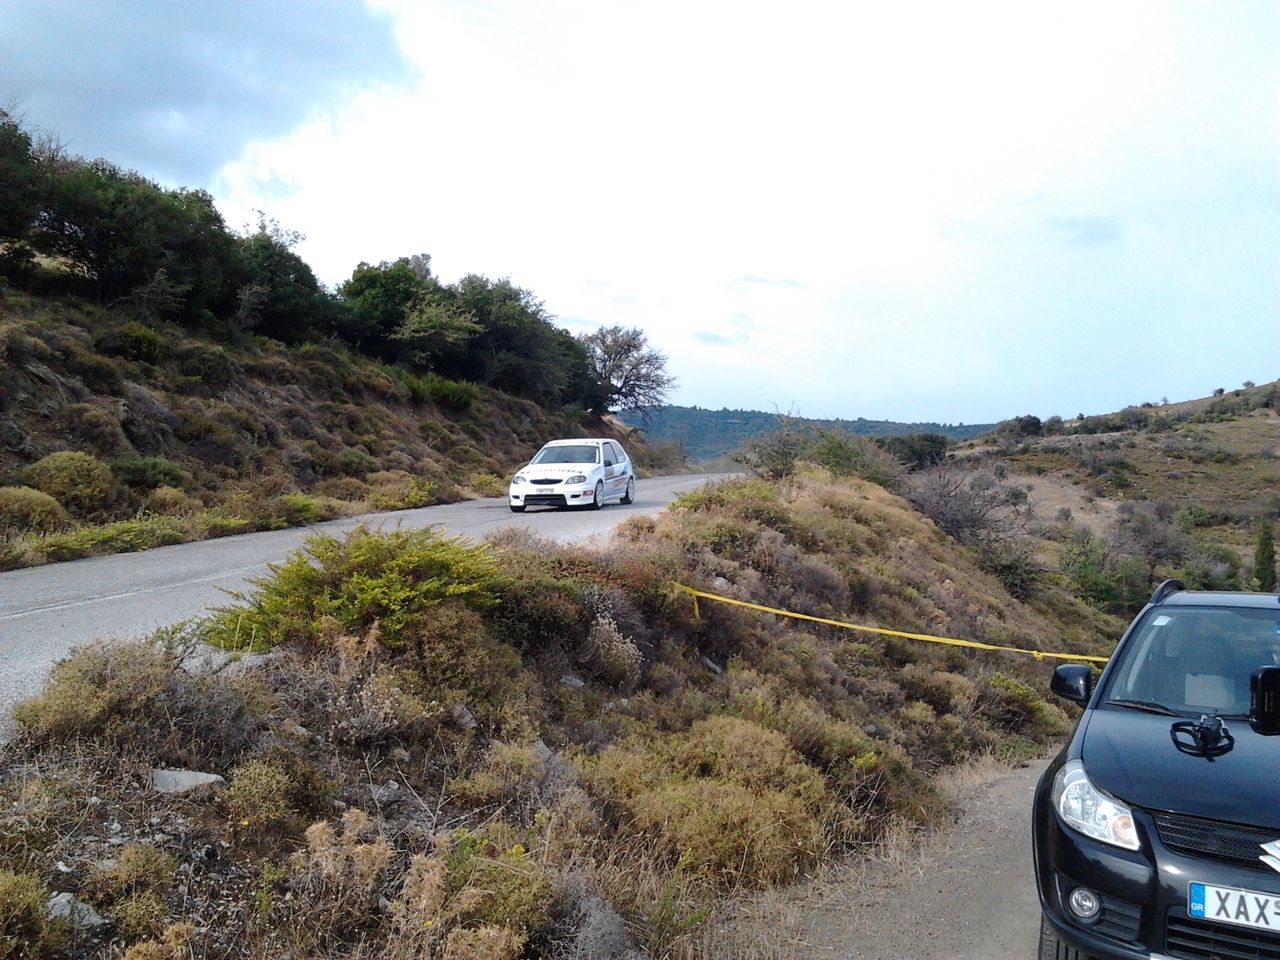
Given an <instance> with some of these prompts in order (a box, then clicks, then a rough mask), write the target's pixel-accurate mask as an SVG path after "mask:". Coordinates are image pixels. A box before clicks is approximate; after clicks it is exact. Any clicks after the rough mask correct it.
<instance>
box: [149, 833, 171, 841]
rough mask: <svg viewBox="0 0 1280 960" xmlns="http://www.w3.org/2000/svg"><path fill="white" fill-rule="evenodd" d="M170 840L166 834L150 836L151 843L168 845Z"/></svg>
mask: <svg viewBox="0 0 1280 960" xmlns="http://www.w3.org/2000/svg"><path fill="white" fill-rule="evenodd" d="M171 839H172V838H171V837H170V836H169V835H168V834H167V833H156V834H152V837H151V842H152V843H168V842H169V841H170V840H171Z"/></svg>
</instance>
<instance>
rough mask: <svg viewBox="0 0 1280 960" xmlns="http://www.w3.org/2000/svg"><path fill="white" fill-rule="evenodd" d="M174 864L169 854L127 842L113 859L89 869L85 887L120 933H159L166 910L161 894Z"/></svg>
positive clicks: (135, 935) (167, 887)
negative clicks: (90, 870) (91, 869)
mask: <svg viewBox="0 0 1280 960" xmlns="http://www.w3.org/2000/svg"><path fill="white" fill-rule="evenodd" d="M177 867H178V862H177V860H176V859H175V858H174V857H173V855H172V854H168V853H165V852H164V851H162V850H159V849H157V848H156V847H153V846H151V845H150V844H146V843H127V844H125V845H124V846H123V847H121V848H120V850H119V851H118V852H117V854H116V856H115V858H114V860H109V861H105V862H104V863H102V864H99V865H98V866H97V867H96V868H95V869H94V870H93V872H92V873H91V874H90V876H89V881H88V885H87V886H88V890H89V891H90V892H91V894H92V895H93V897H94V902H95V903H97V904H99V905H100V906H103V907H104V908H105V912H106V914H107V915H108V916H109V917H110V918H111V919H112V920H113V921H114V922H115V924H116V927H117V928H118V929H119V930H120V932H121V933H122V934H124V935H125V936H126V937H127V938H128V939H130V940H136V939H139V938H141V937H147V936H153V935H155V934H157V933H159V932H160V930H161V928H162V926H163V922H164V918H165V915H166V912H167V911H166V907H165V902H164V896H165V894H166V893H167V892H168V891H169V890H170V889H171V888H172V886H173V878H174V873H175V871H176V870H177Z"/></svg>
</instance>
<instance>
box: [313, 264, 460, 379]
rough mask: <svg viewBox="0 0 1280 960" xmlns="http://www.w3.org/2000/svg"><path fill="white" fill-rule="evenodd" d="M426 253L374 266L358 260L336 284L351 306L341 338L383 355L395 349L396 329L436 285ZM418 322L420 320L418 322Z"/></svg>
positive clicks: (339, 292) (341, 295)
mask: <svg viewBox="0 0 1280 960" xmlns="http://www.w3.org/2000/svg"><path fill="white" fill-rule="evenodd" d="M430 263H431V258H430V257H428V256H426V255H425V254H423V255H419V256H418V257H414V258H413V259H412V260H411V259H410V258H408V257H401V258H400V259H399V260H396V261H395V262H394V263H387V262H386V261H383V262H382V263H380V264H378V265H377V266H376V267H375V266H372V265H370V264H368V263H360V264H359V265H358V266H357V267H356V268H355V270H354V271H353V272H352V274H351V279H349V280H347V281H346V282H345V283H343V284H342V286H340V287H339V288H338V296H340V297H342V299H343V300H345V301H347V302H348V303H349V304H350V305H351V307H352V327H351V329H350V330H349V331H346V332H345V334H344V339H346V340H348V342H350V343H351V344H352V345H353V346H355V347H358V348H360V349H362V350H366V351H369V352H373V353H379V354H383V355H388V356H389V355H391V354H393V353H394V352H395V344H394V343H393V340H395V339H396V333H397V331H399V330H400V329H401V327H403V326H404V323H405V320H406V319H407V317H408V315H409V313H410V312H411V311H412V310H413V309H414V307H415V306H416V305H417V304H418V303H419V301H421V300H423V299H425V298H426V297H427V296H429V295H430V294H432V293H434V292H436V291H437V290H438V289H439V284H437V283H436V282H435V280H434V279H433V278H432V276H431V271H430ZM419 326H420V324H419Z"/></svg>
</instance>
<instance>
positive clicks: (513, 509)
mask: <svg viewBox="0 0 1280 960" xmlns="http://www.w3.org/2000/svg"><path fill="white" fill-rule="evenodd" d="M510 507H511V512H512V513H524V505H523V504H521V505H520V506H518V507H517V506H516V505H515V504H514V503H513V504H510Z"/></svg>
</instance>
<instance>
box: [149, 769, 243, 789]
mask: <svg viewBox="0 0 1280 960" xmlns="http://www.w3.org/2000/svg"><path fill="white" fill-rule="evenodd" d="M219 783H226V780H224V779H223V778H222V777H220V776H218V775H217V774H216V773H199V772H197V771H195V770H152V771H151V786H152V787H153V788H155V790H156V792H157V793H188V792H189V791H191V790H198V789H199V788H201V787H209V786H213V785H215V784H219Z"/></svg>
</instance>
